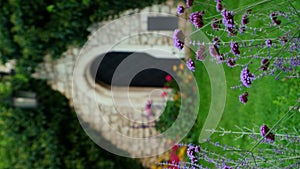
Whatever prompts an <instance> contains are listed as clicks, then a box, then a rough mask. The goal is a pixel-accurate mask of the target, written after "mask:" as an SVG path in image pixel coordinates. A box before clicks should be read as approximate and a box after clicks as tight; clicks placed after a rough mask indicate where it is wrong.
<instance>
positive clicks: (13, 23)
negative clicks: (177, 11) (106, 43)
mask: <svg viewBox="0 0 300 169" xmlns="http://www.w3.org/2000/svg"><path fill="white" fill-rule="evenodd" d="M162 2H164V0H151V1H134V0H129V1H123V0H116V1H105V0H96V1H91V0H68V1H58V0H55V1H49V0H47V1H22V0H8V1H1V2H0V23H1V31H0V39H1V41H0V58H1V60H7V59H20V58H23V59H26V62H25V63H23V64H24V66H25V67H29V66H32V67H34V66H35V65H36V63H37V62H41V61H42V60H43V57H44V55H45V54H50V55H51V56H52V57H54V58H57V57H59V56H60V55H61V53H62V52H64V51H66V48H67V47H68V46H78V45H79V46H80V45H83V44H84V43H85V42H86V38H87V36H88V34H89V32H88V31H87V28H88V26H90V25H91V24H92V23H96V22H99V21H103V20H106V19H109V18H110V19H111V18H115V17H118V15H119V14H120V13H121V12H123V11H125V10H128V9H136V8H143V7H146V6H149V5H151V4H153V3H162Z"/></svg>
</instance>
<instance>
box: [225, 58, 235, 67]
mask: <svg viewBox="0 0 300 169" xmlns="http://www.w3.org/2000/svg"><path fill="white" fill-rule="evenodd" d="M226 64H227V66H229V67H231V68H232V67H234V66H235V60H233V59H231V58H228V59H227V60H226Z"/></svg>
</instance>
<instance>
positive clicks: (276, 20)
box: [270, 12, 281, 25]
mask: <svg viewBox="0 0 300 169" xmlns="http://www.w3.org/2000/svg"><path fill="white" fill-rule="evenodd" d="M270 18H271V21H272V23H273V24H274V25H280V24H281V21H280V20H278V19H277V13H275V12H272V13H271V14H270Z"/></svg>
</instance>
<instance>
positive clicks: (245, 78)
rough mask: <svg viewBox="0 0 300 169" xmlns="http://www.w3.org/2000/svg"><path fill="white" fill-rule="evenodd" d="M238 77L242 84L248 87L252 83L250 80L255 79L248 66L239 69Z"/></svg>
mask: <svg viewBox="0 0 300 169" xmlns="http://www.w3.org/2000/svg"><path fill="white" fill-rule="evenodd" d="M240 79H241V82H242V84H243V85H244V86H245V87H247V88H249V87H250V85H251V84H252V81H253V80H254V79H255V77H254V75H253V74H252V73H250V71H249V69H248V66H246V67H245V68H244V69H243V70H242V71H241V75H240Z"/></svg>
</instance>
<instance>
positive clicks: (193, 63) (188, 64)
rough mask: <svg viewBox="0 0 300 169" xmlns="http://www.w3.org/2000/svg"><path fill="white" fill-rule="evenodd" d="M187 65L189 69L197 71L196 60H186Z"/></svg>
mask: <svg viewBox="0 0 300 169" xmlns="http://www.w3.org/2000/svg"><path fill="white" fill-rule="evenodd" d="M186 66H187V67H188V69H190V70H191V71H192V72H194V71H195V68H196V67H195V62H194V61H193V60H192V59H191V58H190V59H188V60H187V61H186Z"/></svg>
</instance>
